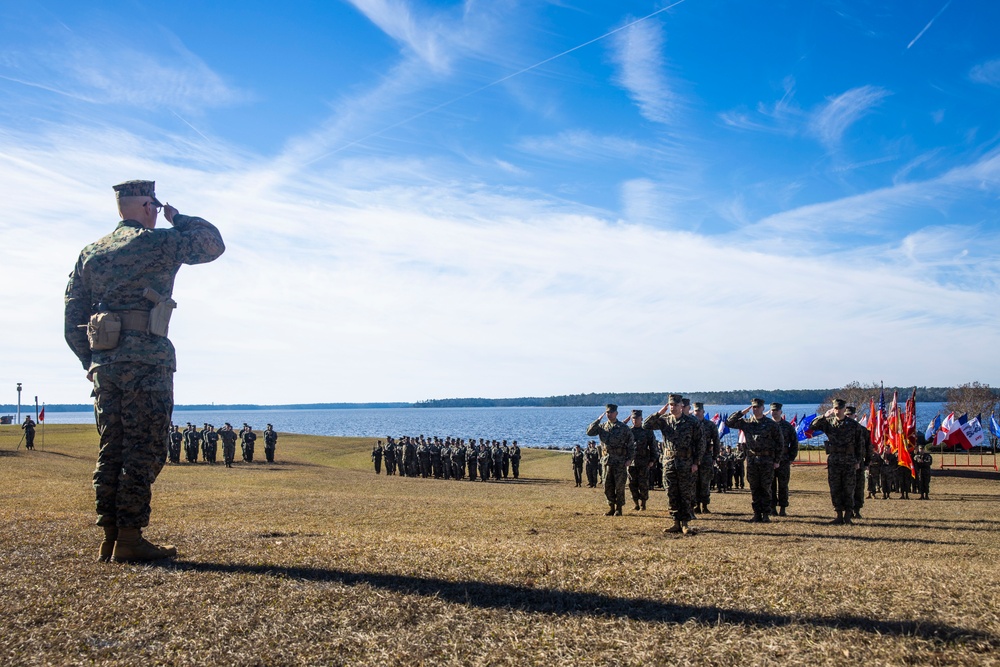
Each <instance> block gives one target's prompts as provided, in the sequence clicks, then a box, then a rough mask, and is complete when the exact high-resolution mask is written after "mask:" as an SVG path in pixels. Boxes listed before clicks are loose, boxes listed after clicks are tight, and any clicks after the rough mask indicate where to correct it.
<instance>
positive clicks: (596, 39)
mask: <svg viewBox="0 0 1000 667" xmlns="http://www.w3.org/2000/svg"><path fill="white" fill-rule="evenodd" d="M684 1H685V0H677V2H673V3H671V4H669V5H667V6H666V7H661V8H660V9H657V10H656V11H655V12H652V13H651V14H646V15H645V16H643V17H641V18H637V19H636V20H634V21H630V22H629V23H626V24H625V25H623V26H619V27H617V28H615V29H614V30H609V31H608V32H606V33H604V34H603V35H600V36H598V37H594V38H593V39H591V40H588V41H586V42H584V43H583V44H577V45H576V46H574V47H573V48H571V49H566V50H565V51H563V52H562V53H557V54H556V55H554V56H549V57H548V58H546V59H545V60H542V61H540V62H537V63H535V64H534V65H529V66H528V67H525V68H524V69H519V70H518V71H516V72H513V73H511V74H508V75H507V76H503V77H500V78H499V79H497V80H496V81H492V82H490V83H487V84H486V85H485V86H480V87H479V88H476V89H475V90H471V91H469V92H467V93H464V94H462V95H459V96H458V97H455V98H452V99H450V100H448V101H447V102H442V103H441V104H438V105H436V106H433V107H431V108H430V109H426V110H424V111H421V112H420V113H418V114H414V115H412V116H410V117H409V118H404V119H403V120H401V121H399V122H397V123H393V124H392V125H389V126H387V127H383V128H382V129H381V130H378V131H376V132H372V133H371V134H368V135H365V136H363V137H361V138H360V139H355V140H354V141H351V142H349V143H346V144H344V145H343V146H341V147H340V148H335V149H334V150H332V151H330V152H328V153H324V154H323V155H320V156H319V157H316V158H313V159H312V160H309V161H308V162H306V163H305V165H304V166H308V165H310V164H313V163H314V162H318V161H319V160H322V159H324V158H327V157H330V156H331V155H335V154H337V153H339V152H340V151H343V150H346V149H348V148H350V147H352V146H357V145H358V144H360V143H362V142H364V141H367V140H368V139H371V138H372V137H377V136H378V135H380V134H382V133H383V132H388V131H389V130H393V129H395V128H397V127H399V126H400V125H406V124H407V123H410V122H412V121H415V120H416V119H418V118H421V117H423V116H426V115H427V114H430V113H434V112H435V111H440V110H441V109H443V108H445V107H447V106H450V105H452V104H454V103H455V102H460V101H461V100H464V99H465V98H467V97H472V96H473V95H476V94H478V93H481V92H483V91H484V90H486V89H487V88H492V87H493V86H496V85H499V84H501V83H503V82H504V81H509V80H510V79H513V78H514V77H516V76H520V75H522V74H525V73H526V72H530V71H531V70H533V69H537V68H539V67H541V66H542V65H545V64H547V63H550V62H552V61H553V60H556V59H558V58H562V57H563V56H565V55H568V54H570V53H573V52H574V51H579V50H580V49H582V48H583V47H585V46H590V45H591V44H593V43H594V42H599V41H601V40H602V39H605V38H607V37H610V36H611V35H614V34H615V33H618V32H621V31H622V30H625V29H627V28H631V27H632V26H634V25H636V24H637V23H642V22H643V21H648V20H649V19H651V18H653V17H654V16H656V15H657V14H662V13H663V12H665V11H667V10H668V9H673V8H674V7H676V6H677V5H679V4H681V3H683V2H684ZM948 2H949V3H950V2H951V0H948ZM945 6H947V5H945ZM941 11H944V10H943V9H942V10H941ZM938 14H939V15H940V12H938ZM934 18H937V17H936V16H935V17H934ZM931 22H932V23H933V21H931ZM928 25H930V24H928ZM926 29H927V28H924V30H926ZM918 37H919V35H918ZM914 41H916V40H914Z"/></svg>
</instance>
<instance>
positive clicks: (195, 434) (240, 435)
mask: <svg viewBox="0 0 1000 667" xmlns="http://www.w3.org/2000/svg"><path fill="white" fill-rule="evenodd" d="M237 440H238V441H239V443H240V449H241V452H242V457H243V461H244V462H245V463H253V456H254V450H255V447H256V442H257V433H256V432H254V430H253V427H252V426H250V425H249V424H247V423H246V422H243V426H242V428H240V430H239V431H238V432H237V431H235V430H233V426H232V424H230V423H229V422H226V423H225V425H224V426H223V427H222V428H220V429H218V430H216V428H215V426H214V425H213V424H208V423H205V424H203V425H202V430H201V431H199V430H198V427H197V426H195V425H194V424H192V423H191V422H188V423H187V426H186V427H185V428H184V430H183V431H181V430H179V427H178V426H176V425H174V424H171V425H170V434H169V436H168V439H167V460H168V461H169V462H170V463H180V462H181V451H182V449H183V452H184V459H185V460H186V461H187V462H188V463H197V462H198V454H199V452H200V453H201V459H202V461H204V462H205V463H208V464H209V465H215V463H216V462H217V457H218V448H219V443H220V442H221V443H222V460H223V462H224V463H225V465H226V467H227V468H232V467H233V462H234V460H235V459H236V442H237ZM277 446H278V433H277V432H276V431H275V430H274V426H273V425H271V424H268V425H267V428H266V429H264V456H265V458H266V459H267V462H268V463H274V452H275V450H276V449H277Z"/></svg>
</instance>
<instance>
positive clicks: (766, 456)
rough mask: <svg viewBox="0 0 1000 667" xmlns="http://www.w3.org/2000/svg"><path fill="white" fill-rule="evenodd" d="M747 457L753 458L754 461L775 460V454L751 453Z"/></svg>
mask: <svg viewBox="0 0 1000 667" xmlns="http://www.w3.org/2000/svg"><path fill="white" fill-rule="evenodd" d="M747 456H748V457H750V458H752V459H773V458H774V454H754V453H753V452H749V453H748V454H747Z"/></svg>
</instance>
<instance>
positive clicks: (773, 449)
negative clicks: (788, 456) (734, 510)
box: [726, 412, 785, 522]
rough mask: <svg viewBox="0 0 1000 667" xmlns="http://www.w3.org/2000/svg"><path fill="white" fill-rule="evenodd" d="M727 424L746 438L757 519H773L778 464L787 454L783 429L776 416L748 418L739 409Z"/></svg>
mask: <svg viewBox="0 0 1000 667" xmlns="http://www.w3.org/2000/svg"><path fill="white" fill-rule="evenodd" d="M726 425H727V426H728V427H729V428H731V429H734V430H740V431H743V435H744V437H745V438H746V442H745V443H744V444H743V450H744V452H745V453H746V457H747V481H748V482H749V483H750V493H751V496H752V501H751V504H752V506H753V513H754V519H759V520H763V521H765V522H766V521H769V520H770V519H769V518H768V517H769V515H770V513H771V484H772V482H773V479H774V464H775V463H778V464H779V467H780V464H781V462H782V460H783V459H784V457H785V443H784V438H783V437H782V435H781V431H780V430H779V429H778V425H777V424H775V423H774V420H772V419H769V418H767V417H761V418H760V419H755V418H754V417H753V415H752V414H751V415H749V416H747V417H746V418H744V416H743V415H742V414H741V413H739V412H734V413H733V414H731V415H729V418H728V419H726Z"/></svg>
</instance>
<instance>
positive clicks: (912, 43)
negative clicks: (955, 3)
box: [906, 0, 951, 48]
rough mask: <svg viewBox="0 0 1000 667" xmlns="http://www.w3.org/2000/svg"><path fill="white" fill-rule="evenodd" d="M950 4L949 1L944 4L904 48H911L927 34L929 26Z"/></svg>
mask: <svg viewBox="0 0 1000 667" xmlns="http://www.w3.org/2000/svg"><path fill="white" fill-rule="evenodd" d="M950 4H951V0H948V2H946V3H944V7H942V8H941V9H940V11H938V13H937V14H935V15H934V18H932V19H931V20H930V21H928V22H927V25H925V26H924V29H923V30H921V31H920V32H918V33H917V36H916V37H914V38H913V41H912V42H910V43H909V44H907V45H906V48H910V47H911V46H913V45H914V44H916V43H917V40H918V39H920V38H921V37H923V36H924V33H925V32H927V29H928V28H930V27H931V24H932V23H934V22H935V21H937V20H938V17H939V16H941V15H942V14H944V10H946V9H948V5H950Z"/></svg>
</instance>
